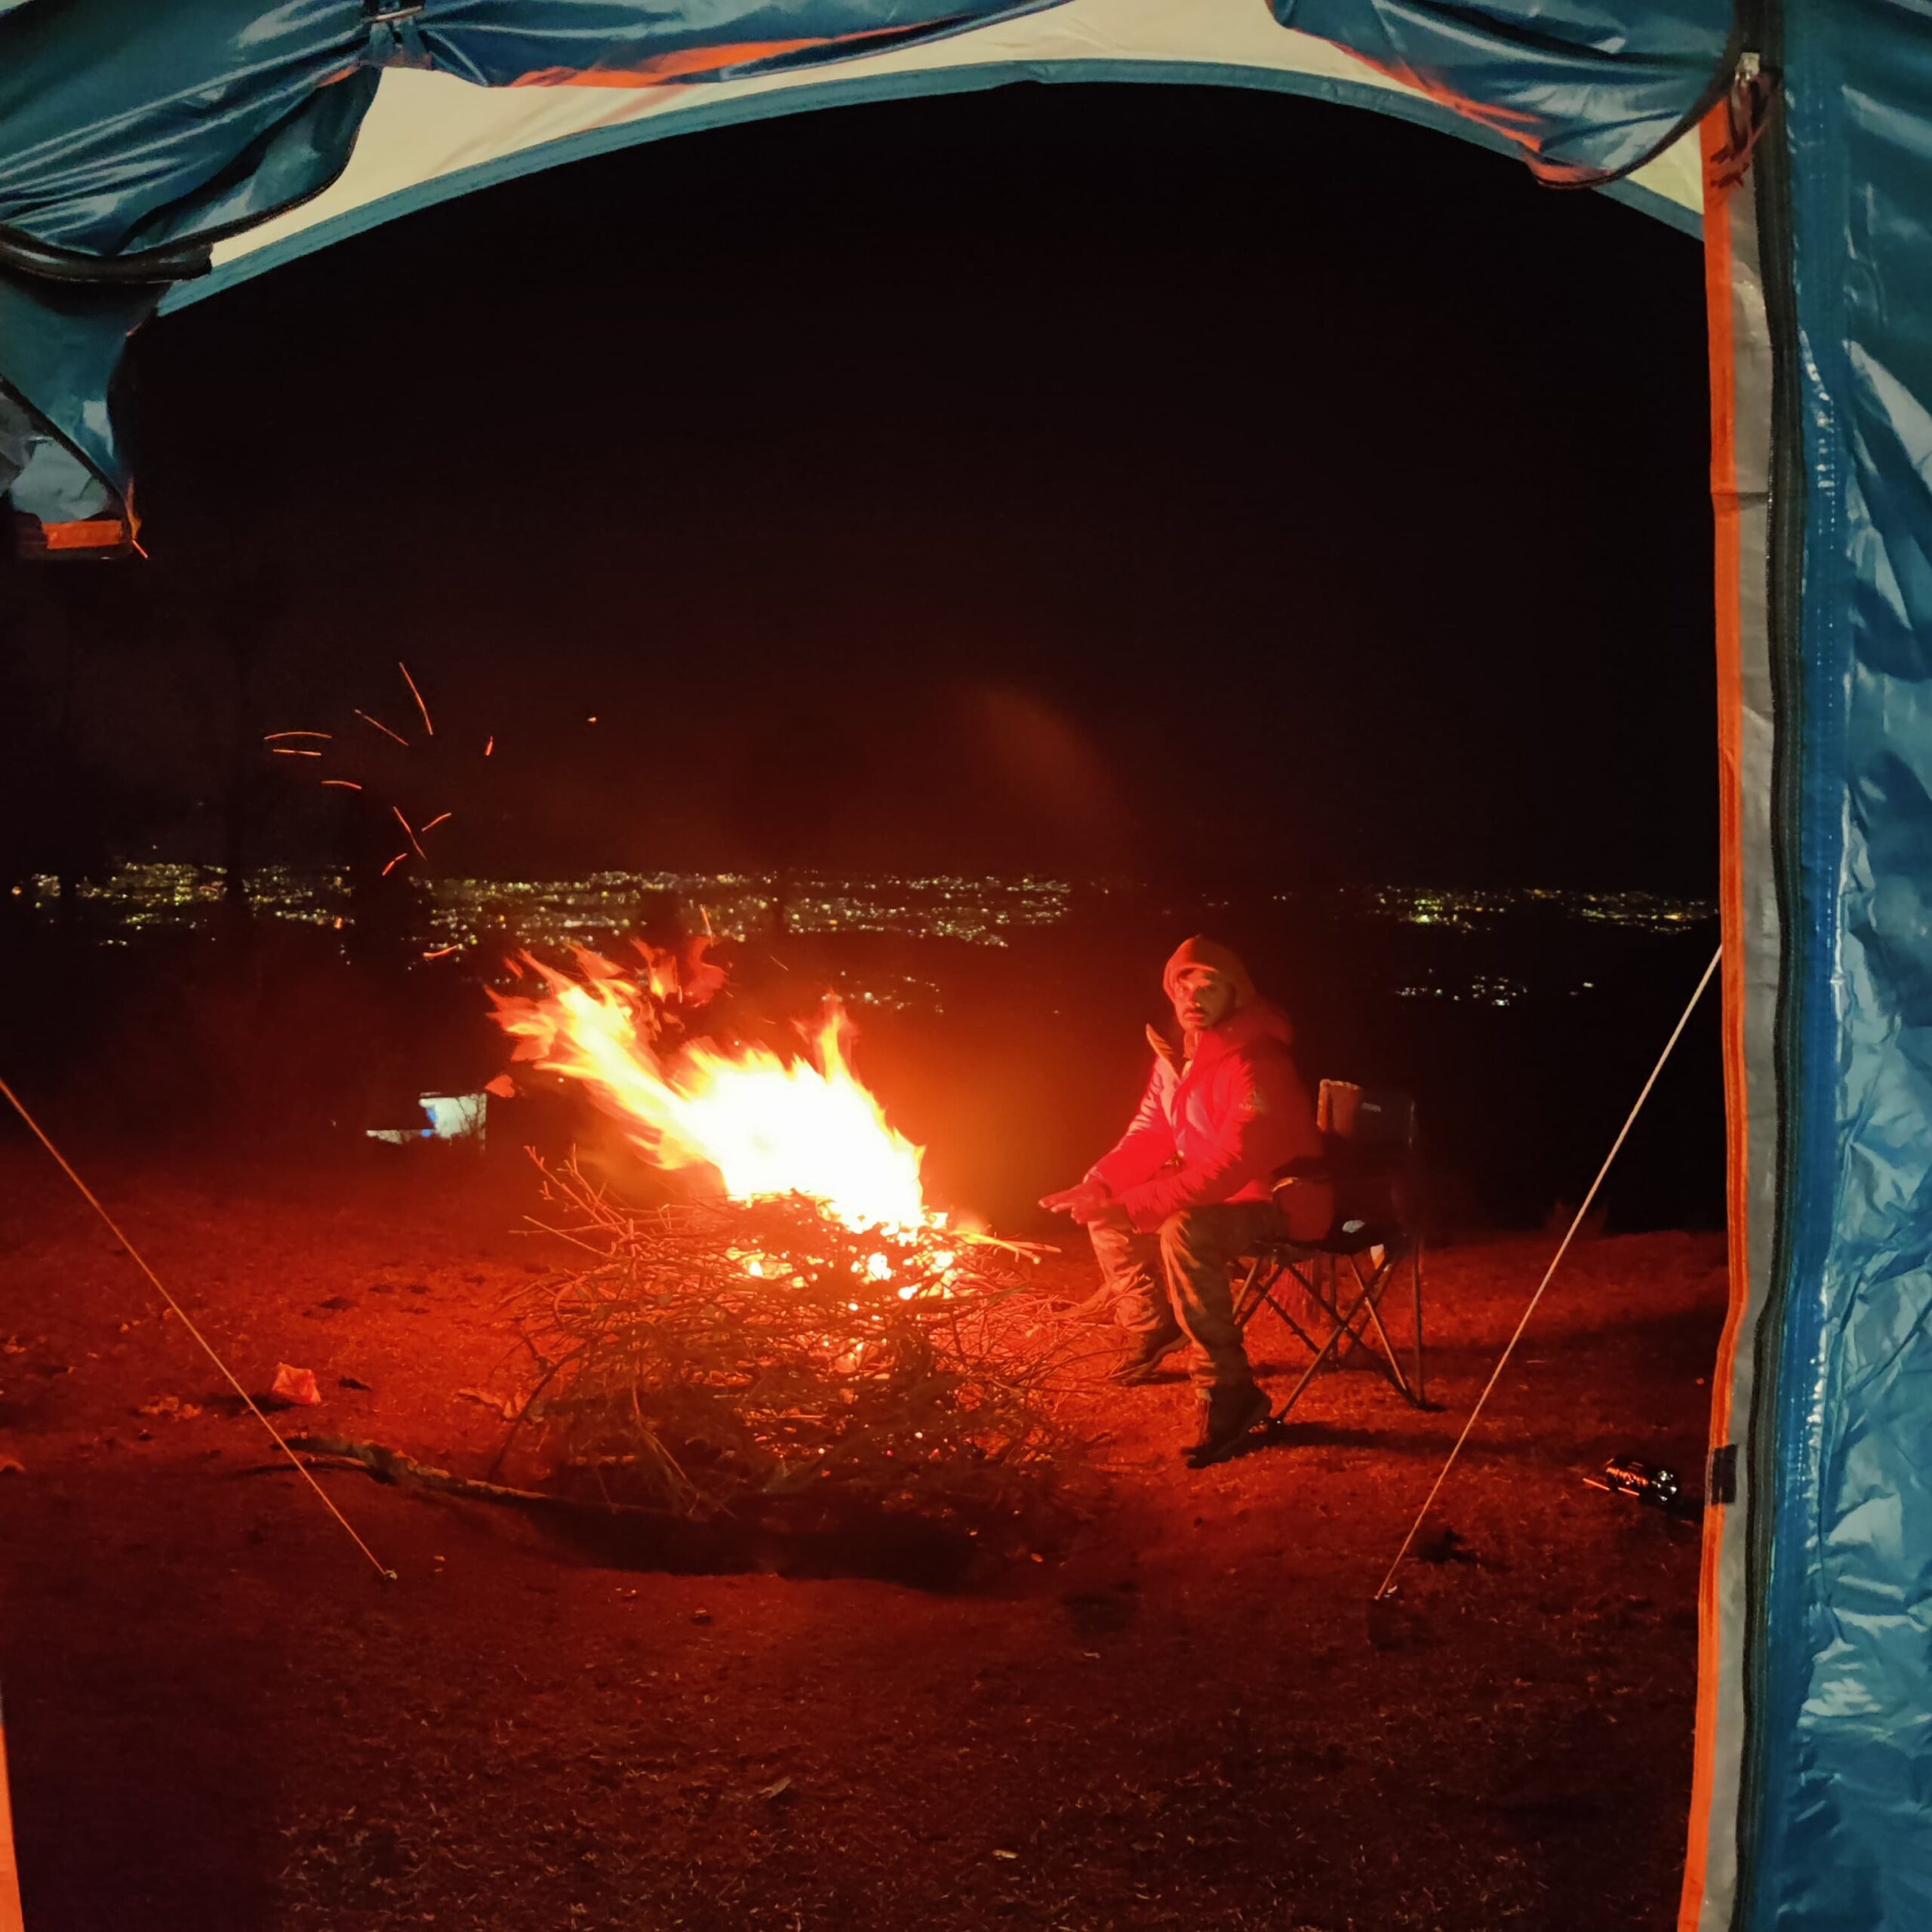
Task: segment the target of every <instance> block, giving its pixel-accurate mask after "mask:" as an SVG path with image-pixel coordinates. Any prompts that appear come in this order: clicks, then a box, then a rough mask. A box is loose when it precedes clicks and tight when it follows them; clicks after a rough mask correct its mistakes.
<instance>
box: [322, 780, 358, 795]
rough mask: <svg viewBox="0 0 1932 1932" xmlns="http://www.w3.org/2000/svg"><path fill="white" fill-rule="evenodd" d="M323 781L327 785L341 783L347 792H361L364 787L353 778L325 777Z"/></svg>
mask: <svg viewBox="0 0 1932 1932" xmlns="http://www.w3.org/2000/svg"><path fill="white" fill-rule="evenodd" d="M322 783H324V784H325V785H340V786H341V787H342V789H343V790H344V791H345V792H359V791H361V789H362V788H361V786H359V785H358V784H357V783H356V782H355V780H354V779H352V778H325V779H324V780H322Z"/></svg>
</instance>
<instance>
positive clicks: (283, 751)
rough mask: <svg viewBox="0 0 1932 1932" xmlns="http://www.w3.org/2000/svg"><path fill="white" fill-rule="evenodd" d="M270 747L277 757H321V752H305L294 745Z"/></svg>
mask: <svg viewBox="0 0 1932 1932" xmlns="http://www.w3.org/2000/svg"><path fill="white" fill-rule="evenodd" d="M269 749H270V750H271V751H272V752H274V754H275V756H276V757H277V758H320V757H321V752H305V751H302V750H300V749H298V748H297V746H294V745H271V746H269Z"/></svg>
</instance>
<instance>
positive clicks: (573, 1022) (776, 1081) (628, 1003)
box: [491, 952, 950, 1279]
mask: <svg viewBox="0 0 1932 1932" xmlns="http://www.w3.org/2000/svg"><path fill="white" fill-rule="evenodd" d="M646 956H647V960H648V966H649V971H648V975H647V976H646V977H644V978H643V979H642V980H637V979H632V978H631V977H628V976H627V975H626V974H624V973H623V971H620V969H619V968H617V967H616V966H614V965H613V964H611V962H610V961H608V960H605V959H601V958H598V956H597V955H595V954H594V953H589V952H580V953H579V954H578V955H577V959H578V964H579V968H580V973H581V975H582V977H571V975H570V974H566V973H562V972H559V971H555V969H553V968H550V967H548V966H546V965H544V964H542V963H541V962H540V961H537V960H534V959H530V958H527V957H526V960H525V964H527V965H528V967H529V968H531V970H532V971H534V972H535V973H536V974H538V975H539V976H540V977H541V978H542V980H543V981H544V983H545V984H546V987H547V989H548V990H547V991H546V992H544V993H543V994H541V995H538V996H537V998H518V997H513V996H508V995H501V994H493V995H492V996H491V997H492V999H493V1001H494V1005H495V1009H496V1018H497V1023H499V1024H500V1026H503V1029H505V1031H506V1032H509V1033H510V1034H512V1035H514V1036H515V1038H516V1039H517V1041H518V1048H517V1053H516V1057H517V1058H518V1060H527V1061H531V1062H534V1064H535V1065H536V1066H537V1068H538V1069H540V1071H543V1072H549V1073H555V1074H560V1075H563V1076H564V1077H565V1078H568V1079H571V1080H577V1081H582V1082H583V1084H584V1085H585V1086H586V1088H588V1089H589V1091H590V1094H591V1096H592V1098H593V1099H594V1100H595V1101H596V1103H598V1106H601V1107H602V1108H603V1109H605V1112H608V1113H611V1114H612V1115H615V1116H616V1117H617V1119H619V1120H620V1121H622V1122H623V1124H624V1125H625V1126H626V1128H627V1129H628V1130H629V1134H630V1137H631V1139H632V1142H633V1143H635V1145H636V1146H638V1149H640V1150H641V1152H643V1153H644V1154H645V1156H646V1158H648V1159H649V1160H651V1161H653V1162H654V1163H655V1164H657V1165H658V1166H660V1167H663V1168H691V1167H700V1166H703V1167H709V1168H714V1169H715V1171H716V1172H717V1174H718V1178H719V1180H721V1182H722V1183H723V1186H724V1192H725V1193H726V1194H727V1195H729V1196H730V1197H731V1199H733V1200H734V1201H752V1200H757V1199H759V1198H764V1197H768V1196H771V1195H790V1194H798V1195H806V1196H808V1197H809V1198H811V1199H813V1200H814V1201H817V1202H819V1203H820V1204H821V1206H822V1207H823V1209H824V1210H825V1211H826V1213H828V1214H830V1215H831V1216H832V1217H834V1218H835V1219H836V1220H840V1221H842V1222H843V1223H844V1224H845V1226H848V1228H851V1229H857V1230H863V1229H871V1228H882V1229H894V1230H898V1231H900V1232H903V1233H906V1234H910V1233H912V1232H913V1231H915V1230H917V1231H918V1232H921V1233H923V1232H925V1231H926V1230H928V1229H936V1228H937V1227H939V1226H942V1225H943V1217H941V1216H939V1215H937V1214H933V1213H932V1212H931V1211H929V1210H928V1208H927V1207H926V1204H925V1195H924V1189H923V1188H922V1187H921V1183H920V1179H919V1163H920V1158H921V1149H918V1148H917V1147H915V1146H913V1145H912V1143H911V1142H910V1141H909V1140H906V1137H905V1136H904V1135H903V1134H900V1132H898V1131H897V1129H896V1128H894V1127H893V1126H892V1125H891V1124H890V1123H889V1122H888V1121H887V1119H886V1118H885V1115H884V1110H883V1109H881V1107H880V1106H879V1103H878V1101H877V1100H875V1099H874V1098H873V1097H872V1094H870V1093H869V1092H868V1091H866V1088H865V1087H864V1086H863V1084H861V1083H860V1081H859V1079H858V1078H857V1076H856V1075H854V1072H853V1071H852V1067H851V1060H850V1058H849V1057H848V1048H849V1045H850V1043H851V1038H852V1027H851V1023H850V1021H849V1020H847V1018H846V1017H845V1014H844V1009H843V1008H841V1006H840V1004H839V1003H838V1001H837V1000H836V999H835V998H830V997H828V998H827V999H826V1004H825V1011H824V1017H823V1020H822V1021H821V1022H820V1025H819V1026H818V1028H817V1031H816V1032H815V1033H814V1034H812V1035H808V1038H807V1041H806V1049H807V1050H806V1051H805V1052H804V1054H801V1056H799V1057H798V1058H797V1059H795V1060H789V1061H788V1060H782V1059H780V1057H779V1056H778V1055H777V1054H774V1053H773V1052H771V1051H769V1050H768V1048H764V1047H760V1046H744V1047H736V1048H730V1049H726V1048H721V1047H720V1046H718V1045H717V1044H715V1043H714V1042H713V1041H710V1040H709V1039H696V1040H692V1041H688V1042H686V1043H685V1044H681V1045H678V1046H675V1048H673V1047H668V1046H666V1044H664V1043H663V1032H664V1017H665V1008H666V1004H667V1003H668V1001H669V1000H670V999H671V998H672V996H673V995H675V994H676V993H677V992H678V983H677V980H676V977H675V966H674V963H673V962H672V961H670V960H669V957H668V955H663V954H650V953H648V954H647V955H646ZM712 971H714V972H715V968H714V969H712ZM949 1259H950V1257H949ZM868 1268H869V1272H871V1273H872V1275H873V1276H874V1278H875V1279H883V1278H886V1277H887V1276H888V1275H890V1274H891V1264H890V1263H889V1262H888V1260H887V1257H885V1256H884V1254H877V1255H875V1256H873V1257H872V1258H871V1260H870V1262H869V1264H868ZM750 1272H754V1273H758V1272H763V1270H762V1269H759V1268H754V1269H752V1270H750Z"/></svg>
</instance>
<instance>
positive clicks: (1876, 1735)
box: [0, 0, 1932, 1932]
mask: <svg viewBox="0 0 1932 1932" xmlns="http://www.w3.org/2000/svg"><path fill="white" fill-rule="evenodd" d="M1062 79H1070V80H1079V81H1091V80H1095V79H1105V80H1111V81H1117V82H1168V81H1175V80H1185V81H1190V82H1218V83H1225V84H1227V85H1236V86H1244V87H1255V88H1272V89H1275V90H1278V91H1283V92H1287V93H1295V94H1306V95H1312V96H1317V97H1321V98H1323V99H1326V100H1331V101H1336V102H1340V103H1346V104H1351V105H1353V106H1359V107H1362V108H1365V109H1371V110H1373V111H1375V112H1383V113H1388V114H1394V115H1401V116H1402V117H1404V118H1407V119H1411V120H1414V121H1418V122H1425V123H1428V124H1429V125H1435V126H1437V127H1439V128H1442V129H1444V131H1448V132H1452V133H1454V134H1458V135H1460V136H1463V137H1466V138H1469V139H1472V140H1478V141H1481V142H1483V143H1487V144H1489V145H1491V146H1500V147H1506V148H1509V149H1513V150H1515V151H1516V152H1520V153H1521V155H1523V156H1524V158H1525V159H1526V160H1527V162H1528V164H1529V165H1530V166H1531V168H1534V170H1535V171H1537V174H1539V175H1540V177H1543V179H1544V180H1547V181H1549V183H1551V184H1552V186H1559V187H1571V188H1582V189H1600V190H1601V191H1602V192H1607V193H1611V194H1615V195H1622V196H1624V197H1626V198H1629V199H1630V200H1632V202H1635V203H1636V204H1637V205H1638V206H1640V207H1641V208H1644V209H1645V210H1647V211H1649V212H1651V213H1652V214H1656V215H1657V216H1659V217H1660V218H1662V219H1663V220H1668V221H1671V222H1673V223H1676V224H1677V225H1678V226H1681V227H1684V228H1687V229H1701V232H1702V234H1703V242H1704V251H1705V259H1706V265H1707V287H1708V290H1709V341H1710V367H1711V398H1712V409H1711V423H1712V493H1713V500H1714V507H1715V518H1716V528H1717V534H1718V544H1717V556H1718V570H1717V584H1716V593H1717V594H1716V599H1715V602H1716V618H1717V623H1716V642H1717V654H1716V656H1717V670H1718V682H1719V688H1720V744H1719V753H1720V758H1719V764H1720V771H1721V785H1722V788H1723V808H1724V809H1723V839H1724V849H1723V854H1722V860H1723V920H1724V960H1725V970H1724V994H1725V1020H1724V1043H1725V1069H1726V1075H1725V1077H1726V1081H1727V1104H1728V1110H1729V1119H1730V1229H1731V1246H1732V1263H1731V1301H1730V1315H1729V1319H1728V1322H1727V1327H1726V1331H1725V1334H1724V1343H1723V1346H1722V1351H1721V1358H1720V1361H1719V1363H1718V1373H1717V1374H1716V1375H1715V1377H1714V1378H1713V1390H1714V1399H1713V1412H1712V1432H1711V1443H1712V1457H1711V1468H1710V1471H1709V1478H1710V1481H1709V1494H1710V1497H1711V1506H1710V1507H1709V1509H1708V1510H1707V1511H1706V1527H1705V1545H1704V1567H1703V1601H1702V1615H1701V1638H1700V1642H1701V1654H1700V1680H1699V1699H1698V1721H1697V1774H1696V1783H1695V1790H1694V1800H1693V1806H1692V1814H1691V1817H1690V1823H1689V1851H1688V1857H1687V1863H1686V1872H1685V1881H1684V1894H1683V1905H1682V1912H1681V1925H1682V1927H1684V1928H1686V1932H1689V1928H1698V1932H1720V1928H1730V1929H1732V1932H1769V1928H1770V1927H1774V1926H1777V1927H1783V1928H1795V1927H1804V1928H1817V1932H1823V1929H1824V1928H1833V1932H1854V1929H1857V1932H1863V1928H1869V1927H1881V1926H1882V1927H1897V1928H1901V1929H1903V1928H1906V1927H1924V1926H1926V1925H1928V1924H1932V1735H1928V1734H1932V1697H1928V1689H1929V1688H1932V1587H1928V1584H1929V1583H1932V1574H1929V1573H1932V1266H1928V1251H1932V1128H1928V1121H1932V233H1928V232H1927V231H1928V225H1929V224H1932V20H1928V19H1927V8H1926V6H1925V4H1924V0H1740V5H1739V6H1738V8H1737V11H1736V14H1735V16H1734V14H1733V11H1732V9H1731V8H1730V6H1729V5H1727V4H1724V0H1272V11H1271V10H1270V8H1269V7H1268V6H1266V5H1263V0H1065V4H1060V5H1055V4H1054V0H1035V4H1026V0H1021V4H1017V5H1016V4H1014V0H951V5H949V6H942V5H936V4H934V0H789V4H783V5H780V4H774V3H773V0H763V4H760V3H759V0H654V4H651V5H646V4H644V0H601V3H600V4H599V5H597V6H595V8H589V7H586V6H584V5H581V4H579V5H571V4H569V0H414V3H413V4H412V3H411V0H294V4H291V5H284V6H281V7H278V8H270V7H269V6H267V5H264V4H263V0H197V4H196V5H194V6H192V7H155V6H152V5H146V4H143V0H0V488H5V489H6V490H7V491H8V495H9V500H10V504H11V512H12V515H11V528H13V530H14V532H15V533H16V537H17V542H18V543H19V544H20V546H22V547H23V548H25V549H27V550H29V551H35V552H45V553H47V554H50V555H51V554H57V553H58V552H62V551H63V550H64V551H69V552H78V553H87V552H101V551H104V550H112V549H115V548H117V547H125V546H126V544H127V543H128V541H129V540H130V539H131V536H132V534H133V531H134V511H133V507H132V495H133V492H132V484H131V479H130V478H129V476H128V472H127V469H126V466H125V460H124V457H123V454H122V444H121V440H120V435H119V432H118V426H117V423H116V420H115V411H114V407H113V385H114V377H115V370H116V368H117V365H118V361H119V359H120V356H121V353H122V346H123V344H124V343H125V339H126V337H127V336H128V334H129V333H130V332H131V331H132V330H133V329H134V328H137V327H138V326H139V325H140V323H141V322H142V321H143V320H145V319H146V318H147V317H148V316H149V315H152V314H153V313H154V312H155V311H156V310H157V309H168V308H172V307H176V306H180V305H181V304H183V303H186V302H190V301H195V300H203V299H205V298H206V297H208V296H209V295H211V294H216V293H218V292H219V291H220V290H221V289H223V288H227V287H229V286H232V285H233V284H234V283H235V282H236V281H240V280H242V279H244V278H247V277H248V276H251V275H254V274H257V273H259V272H262V271H263V270H265V269H269V268H272V267H273V266H275V264H276V263H279V262H282V261H285V260H289V259H290V258H291V257H294V256H296V255H299V254H303V253H305V252H306V251H310V250H313V249H315V248H321V247H323V246H325V245H327V244H328V242H331V241H333V240H334V239H337V238H339V237H341V236H343V235H348V234H352V233H354V232H356V231H357V230H358V229H361V228H365V227H367V226H370V225H371V224H373V223H377V222H380V221H383V220H389V219H390V218H392V217H395V216H396V215H399V214H405V213H407V212H408V211H411V209H414V208H420V207H422V206H423V205H426V204H428V203H429V202H434V201H435V200H438V199H440V198H445V197H447V196H451V195H458V194H462V193H464V192H467V191H468V190H469V189H472V188H475V187H478V186H483V185H485V184H487V183H490V182H493V181H496V180H502V179H503V178H505V177H508V176H510V175H513V174H518V173H520V172H523V171H528V170H531V169H534V168H543V167H549V166H552V165H557V164H559V163H561V162H567V161H569V160H571V159H573V158H577V156H580V155H586V154H590V153H595V152H601V151H603V150H605V149H610V148H612V147H615V146H622V145H623V144H625V143H630V142H635V141H641V140H653V139H656V138H658V137H662V136H665V135H668V134H675V133H678V132H680V131H685V130H688V129H691V128H705V127H712V126H716V125H720V124H721V123H724V122H731V121H734V120H738V119H744V118H750V117H753V116H762V115H778V114H783V113H788V112H795V111H799V110H802V109H807V108H811V107H819V106H832V105H835V104H839V103H851V102H856V101H863V100H873V99H878V98H883V97H903V96H908V95H915V94H930V93H937V92H940V91H950V90H957V89H963V88H977V87H986V86H991V85H999V84H1001V83H1005V82H1014V81H1018V80H1032V81H1039V82H1052V81H1056V80H1062Z"/></svg>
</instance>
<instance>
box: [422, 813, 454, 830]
mask: <svg viewBox="0 0 1932 1932" xmlns="http://www.w3.org/2000/svg"><path fill="white" fill-rule="evenodd" d="M448 817H451V814H449V813H448V812H438V814H436V816H435V817H434V818H432V820H430V821H429V823H428V824H427V825H426V826H424V827H423V830H424V832H434V831H435V829H436V828H437V826H439V825H441V823H442V822H443V820H445V819H446V818H448Z"/></svg>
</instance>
